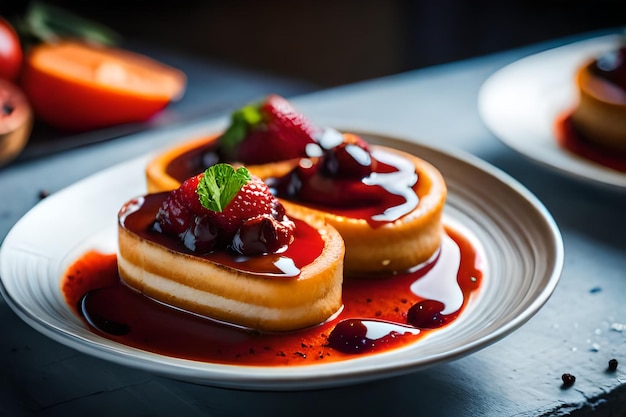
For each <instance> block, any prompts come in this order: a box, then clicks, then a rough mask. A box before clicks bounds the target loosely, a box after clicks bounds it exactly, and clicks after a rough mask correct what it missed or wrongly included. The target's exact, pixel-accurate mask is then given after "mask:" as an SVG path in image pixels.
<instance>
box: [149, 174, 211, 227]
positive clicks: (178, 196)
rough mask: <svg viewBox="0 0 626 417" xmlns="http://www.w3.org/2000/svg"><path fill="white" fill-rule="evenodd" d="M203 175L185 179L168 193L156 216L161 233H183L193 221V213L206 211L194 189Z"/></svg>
mask: <svg viewBox="0 0 626 417" xmlns="http://www.w3.org/2000/svg"><path fill="white" fill-rule="evenodd" d="M203 175H204V174H199V175H196V176H195V177H191V178H189V179H187V180H186V181H185V182H183V183H182V184H181V186H180V187H179V188H177V189H176V190H174V191H172V192H170V194H169V195H168V196H167V198H166V199H165V201H164V202H163V204H162V206H161V207H160V208H159V211H158V213H157V216H156V220H157V223H158V224H159V226H160V229H161V230H162V231H163V232H166V233H171V234H181V233H185V231H186V230H187V229H189V228H190V226H191V224H192V223H193V220H194V213H199V212H201V211H202V210H206V209H204V208H203V207H202V205H201V204H200V201H199V199H198V194H197V192H196V189H197V188H198V182H199V181H200V179H201V178H202V176H203Z"/></svg>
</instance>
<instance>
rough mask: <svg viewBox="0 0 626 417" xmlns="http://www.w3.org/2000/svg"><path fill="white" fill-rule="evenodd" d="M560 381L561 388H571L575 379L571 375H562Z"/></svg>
mask: <svg viewBox="0 0 626 417" xmlns="http://www.w3.org/2000/svg"><path fill="white" fill-rule="evenodd" d="M561 380H563V386H565V387H571V386H572V385H574V382H576V377H575V376H574V375H572V374H567V373H565V374H563V375H561Z"/></svg>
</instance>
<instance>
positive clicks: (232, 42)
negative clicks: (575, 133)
mask: <svg viewBox="0 0 626 417" xmlns="http://www.w3.org/2000/svg"><path fill="white" fill-rule="evenodd" d="M46 3H49V4H53V5H57V6H60V7H63V8H65V9H67V10H70V11H72V12H74V13H76V14H79V15H81V16H83V17H87V18H90V19H93V20H95V21H98V22H100V23H103V24H105V25H107V26H109V27H111V28H112V29H114V30H116V31H117V32H119V33H120V34H121V35H122V36H123V37H124V38H125V39H127V40H132V41H133V42H145V43H150V44H153V45H157V46H159V47H162V48H169V49H171V50H173V51H176V52H178V53H184V54H188V55H192V56H199V57H208V58H210V59H212V60H221V61H225V62H228V63H232V64H237V65H239V66H244V67H248V68H252V69H257V70H261V71H265V72H269V73H272V74H276V75H279V76H287V77H292V78H296V79H301V80H304V81H307V82H311V83H314V84H316V85H319V86H321V87H328V86H335V85H340V84H345V83H350V82H355V81H359V80H364V79H368V78H373V77H379V76H384V75H389V74H394V73H398V72H402V71H406V70H411V69H416V68H422V67H426V66H430V65H433V64H441V63H445V62H450V61H455V60H459V59H463V58H469V57H473V56H478V55H483V54H488V53H492V52H497V51H500V50H504V49H508V48H513V47H517V46H522V45H525V44H528V43H533V42H537V41H542V40H548V39H554V38H558V37H562V36H567V35H571V34H575V33H580V32H585V31H592V30H596V29H603V28H611V27H620V26H625V25H626V2H625V0H510V1H500V0H470V1H464V0H416V1H411V0H318V1H299V2H297V1H293V0H263V1H255V0H230V1H213V0H177V1H171V0H170V1H162V0H151V1H142V0H49V1H47V2H46ZM0 4H1V5H2V6H0V15H3V16H7V17H10V16H11V15H14V14H19V13H21V12H22V11H23V10H24V9H25V8H26V6H27V5H28V2H27V1H24V0H1V1H0Z"/></svg>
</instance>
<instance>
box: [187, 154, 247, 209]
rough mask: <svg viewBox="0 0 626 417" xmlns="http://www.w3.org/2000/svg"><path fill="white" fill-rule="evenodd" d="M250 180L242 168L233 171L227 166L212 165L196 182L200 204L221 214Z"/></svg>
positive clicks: (232, 168) (230, 166)
mask: <svg viewBox="0 0 626 417" xmlns="http://www.w3.org/2000/svg"><path fill="white" fill-rule="evenodd" d="M250 179H251V177H250V172H249V171H248V170H247V169H246V168H244V167H241V168H238V169H237V170H235V168H234V167H233V166H232V165H229V164H215V165H212V166H210V167H209V168H207V169H206V170H205V171H204V177H203V178H202V180H201V181H200V182H198V188H197V192H198V196H199V197H200V204H202V206H203V207H205V208H207V209H209V210H212V211H217V212H222V211H223V210H224V208H226V206H228V204H230V202H231V201H232V199H233V198H235V196H236V195H237V193H238V192H239V190H241V187H243V186H244V185H245V184H247V183H248V182H249V181H250Z"/></svg>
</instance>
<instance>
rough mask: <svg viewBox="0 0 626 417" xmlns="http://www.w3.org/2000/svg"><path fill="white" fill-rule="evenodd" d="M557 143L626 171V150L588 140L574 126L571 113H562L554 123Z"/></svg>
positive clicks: (604, 164) (582, 155)
mask: <svg viewBox="0 0 626 417" xmlns="http://www.w3.org/2000/svg"><path fill="white" fill-rule="evenodd" d="M554 133H555V136H556V140H557V143H558V144H559V145H560V146H561V147H563V149H566V150H568V151H570V152H572V153H573V154H575V155H577V156H580V157H582V158H585V159H587V160H589V161H593V162H595V163H597V164H600V165H603V166H605V167H607V168H611V169H614V170H616V171H620V172H626V152H619V151H616V150H614V149H607V148H604V147H602V146H599V145H597V144H595V143H593V142H591V141H590V140H588V139H587V138H586V137H585V136H584V135H583V134H581V133H580V132H579V131H578V130H577V129H576V126H574V124H573V122H572V118H571V113H570V112H567V113H564V114H562V115H560V116H559V117H558V118H557V119H556V121H555V123H554Z"/></svg>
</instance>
